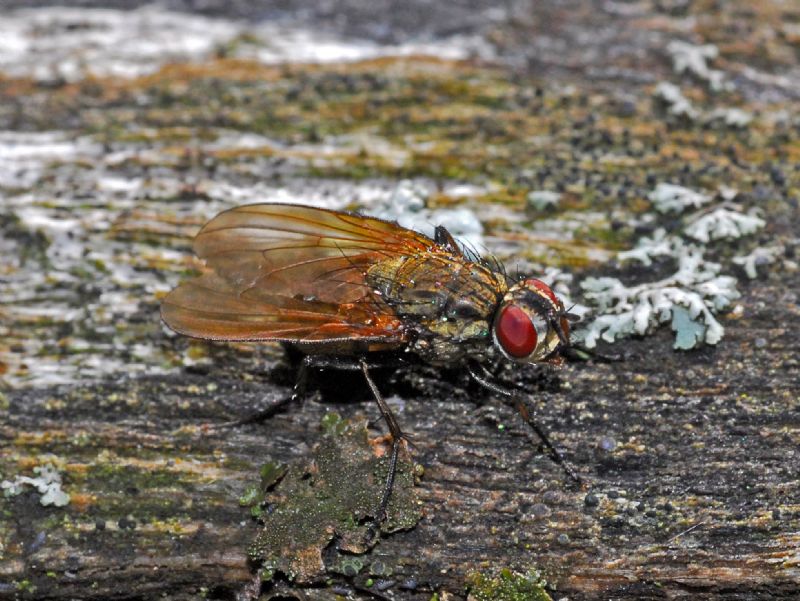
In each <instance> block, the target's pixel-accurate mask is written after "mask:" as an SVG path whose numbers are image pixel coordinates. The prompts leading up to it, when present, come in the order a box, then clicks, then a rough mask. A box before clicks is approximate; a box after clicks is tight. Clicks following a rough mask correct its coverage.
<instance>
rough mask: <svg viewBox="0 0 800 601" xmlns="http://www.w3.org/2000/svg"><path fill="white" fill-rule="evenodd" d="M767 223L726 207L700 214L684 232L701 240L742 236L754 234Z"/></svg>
mask: <svg viewBox="0 0 800 601" xmlns="http://www.w3.org/2000/svg"><path fill="white" fill-rule="evenodd" d="M765 225H766V222H765V221H764V220H763V219H761V218H760V217H758V216H756V215H753V214H752V212H751V214H745V213H740V212H738V211H734V210H731V209H728V208H725V207H718V208H716V209H714V210H713V211H711V212H709V213H706V214H703V215H699V216H697V217H695V218H694V219H692V220H691V221H690V222H689V223H688V224H687V225H686V227H685V228H684V230H683V231H684V233H685V234H686V235H687V236H689V237H691V238H694V239H695V240H698V241H700V242H710V241H712V240H723V239H734V238H741V237H742V236H746V235H748V234H752V233H754V232H756V231H758V230H759V229H761V228H762V227H764V226H765Z"/></svg>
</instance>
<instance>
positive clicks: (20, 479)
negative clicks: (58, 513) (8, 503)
mask: <svg viewBox="0 0 800 601" xmlns="http://www.w3.org/2000/svg"><path fill="white" fill-rule="evenodd" d="M33 473H34V474H36V477H35V478H31V477H29V476H16V477H15V478H14V480H3V482H2V483H0V488H2V489H3V494H4V495H5V496H6V497H15V496H17V495H19V494H22V493H23V492H24V491H25V488H26V487H27V486H31V487H33V488H35V489H36V490H37V491H38V492H39V494H40V495H41V498H40V499H39V503H41V504H42V505H44V506H45V507H47V506H50V505H52V506H54V507H65V506H66V505H68V504H69V500H70V497H69V494H67V493H66V492H64V491H63V490H62V489H61V474H60V473H59V472H58V470H57V469H56V468H55V467H54V466H53V465H51V464H49V463H48V464H45V465H40V466H36V467H34V468H33Z"/></svg>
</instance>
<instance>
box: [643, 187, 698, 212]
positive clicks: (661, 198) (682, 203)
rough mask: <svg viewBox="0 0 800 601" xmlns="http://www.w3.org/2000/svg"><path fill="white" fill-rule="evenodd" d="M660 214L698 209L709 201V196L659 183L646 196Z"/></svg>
mask: <svg viewBox="0 0 800 601" xmlns="http://www.w3.org/2000/svg"><path fill="white" fill-rule="evenodd" d="M647 197H648V198H649V199H650V202H652V203H653V206H655V208H656V210H657V211H658V212H660V213H682V212H683V211H685V210H686V209H689V208H699V207H701V206H703V205H704V204H707V203H709V202H710V201H711V196H710V195H708V194H703V193H702V192H695V191H694V190H691V189H689V188H685V187H683V186H677V185H675V184H667V183H660V184H658V185H657V186H656V188H655V190H653V191H652V192H650V194H648V196H647Z"/></svg>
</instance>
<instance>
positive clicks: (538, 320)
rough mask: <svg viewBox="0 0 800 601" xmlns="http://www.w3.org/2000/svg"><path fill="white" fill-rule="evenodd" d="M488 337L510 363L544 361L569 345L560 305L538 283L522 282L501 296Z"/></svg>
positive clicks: (546, 286)
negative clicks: (490, 337)
mask: <svg viewBox="0 0 800 601" xmlns="http://www.w3.org/2000/svg"><path fill="white" fill-rule="evenodd" d="M492 337H493V340H494V344H495V347H496V348H497V349H498V350H499V351H500V352H501V353H502V354H503V355H504V356H505V357H506V358H508V359H510V360H512V361H516V362H518V363H535V362H537V361H544V360H545V359H547V358H548V357H549V356H550V355H552V354H553V353H554V352H556V351H557V350H558V349H559V348H560V347H561V346H565V345H567V344H569V325H568V323H567V319H566V317H565V311H564V305H563V303H562V302H561V301H560V300H559V299H558V297H557V296H556V295H555V293H554V292H553V291H552V289H551V288H550V287H549V286H548V285H547V284H545V283H544V282H542V281H541V280H537V279H527V280H522V281H520V282H518V283H516V284H515V285H513V286H512V287H511V288H509V290H508V292H506V294H505V295H504V296H503V299H502V301H501V303H500V305H499V307H498V309H497V313H496V315H495V316H494V320H493V322H492Z"/></svg>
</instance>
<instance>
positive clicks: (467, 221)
mask: <svg viewBox="0 0 800 601" xmlns="http://www.w3.org/2000/svg"><path fill="white" fill-rule="evenodd" d="M428 195H429V192H428V189H427V188H426V187H425V186H423V185H422V184H420V183H418V182H415V181H413V180H402V181H401V182H399V183H398V184H397V187H396V188H395V189H394V191H393V192H392V194H391V195H390V196H389V197H388V198H387V199H386V200H385V201H384V202H383V203H382V204H381V205H380V206H379V207H378V209H377V210H374V211H370V214H371V215H374V216H375V217H380V218H381V219H388V220H389V221H396V222H397V223H399V224H400V225H402V226H403V227H405V228H408V229H410V230H414V231H417V232H421V233H423V234H425V235H426V236H429V237H433V233H434V229H435V227H436V226H437V225H444V226H445V227H447V229H448V231H449V232H450V233H451V234H452V235H453V236H454V237H455V239H456V241H457V242H458V243H459V244H461V245H462V246H465V247H466V248H467V249H468V250H471V251H475V252H477V249H479V248H483V247H484V241H483V225H482V224H481V222H480V220H479V219H478V217H477V215H475V213H474V212H473V211H471V210H469V209H467V208H453V209H435V210H431V209H428V208H427V198H428Z"/></svg>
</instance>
